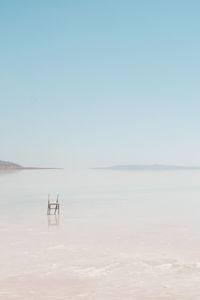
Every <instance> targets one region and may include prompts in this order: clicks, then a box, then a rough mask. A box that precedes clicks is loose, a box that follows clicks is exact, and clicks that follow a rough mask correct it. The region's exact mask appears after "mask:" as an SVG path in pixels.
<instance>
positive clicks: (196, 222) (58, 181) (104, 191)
mask: <svg viewBox="0 0 200 300" xmlns="http://www.w3.org/2000/svg"><path fill="white" fill-rule="evenodd" d="M57 193H59V194H60V204H61V214H60V217H59V220H58V219H55V218H54V216H52V217H50V219H48V218H47V216H46V208H47V195H48V194H50V195H51V197H52V200H53V199H55V197H56V194H57ZM0 204H1V206H0V207H1V210H0V238H1V248H0V251H1V253H0V254H1V255H0V265H1V268H0V299H6V300H7V299H15V298H16V299H72V300H73V299H97V300H98V299H200V172H199V171H162V172H155V171H154V172H152V171H147V172H145V171H134V172H124V171H123V172H119V171H105V170H86V171H73V172H72V171H65V170H25V171H18V172H1V173H0ZM56 224H57V225H56ZM53 283H54V284H53ZM51 297H52V298H51Z"/></svg>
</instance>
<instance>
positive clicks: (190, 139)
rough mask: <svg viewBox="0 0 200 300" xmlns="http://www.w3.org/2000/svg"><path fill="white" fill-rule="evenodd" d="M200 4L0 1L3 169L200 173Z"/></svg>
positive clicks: (128, 0) (0, 152)
mask: <svg viewBox="0 0 200 300" xmlns="http://www.w3.org/2000/svg"><path fill="white" fill-rule="evenodd" d="M199 11H200V2H199V1H194V0H191V1H188V0H187V1H185V0H173V1H172V0H168V1H161V0H151V1H150V0H146V1H145V0H144V1H134V0H101V1H97V0H84V1H81V0H77V1H76V0H63V1H62V0H56V1H55V0H54V1H53V0H34V1H33V0H32V1H25V0H10V1H6V0H2V1H0V43H1V47H0V66H1V67H0V69H1V73H0V74H1V75H0V76H1V78H0V96H1V97H0V113H1V117H0V131H1V135H0V141H1V147H0V160H9V161H14V162H18V163H21V164H23V165H36V166H39V165H42V166H64V167H66V168H68V167H69V168H78V167H81V168H85V167H94V166H104V165H113V164H129V163H130V164H132V163H144V164H147V163H168V164H186V165H190V164H191V165H200V139H199V135H200V117H199V115H200V84H199V80H200V59H199V58H200V38H199V32H200V18H199Z"/></svg>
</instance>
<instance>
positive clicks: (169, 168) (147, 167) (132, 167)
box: [93, 164, 200, 171]
mask: <svg viewBox="0 0 200 300" xmlns="http://www.w3.org/2000/svg"><path fill="white" fill-rule="evenodd" d="M93 169H95V170H111V171H112V170H113V171H176V170H177V171H178V170H200V166H176V165H159V164H154V165H118V166H110V167H97V168H93Z"/></svg>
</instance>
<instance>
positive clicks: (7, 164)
mask: <svg viewBox="0 0 200 300" xmlns="http://www.w3.org/2000/svg"><path fill="white" fill-rule="evenodd" d="M1 169H3V170H7V169H23V167H22V166H20V165H18V164H15V163H12V162H9V161H3V160H0V170H1Z"/></svg>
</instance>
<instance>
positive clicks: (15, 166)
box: [0, 160, 60, 170]
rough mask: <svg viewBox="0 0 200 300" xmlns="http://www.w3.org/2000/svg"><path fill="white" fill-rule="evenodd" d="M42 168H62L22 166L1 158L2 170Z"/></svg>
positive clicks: (0, 165)
mask: <svg viewBox="0 0 200 300" xmlns="http://www.w3.org/2000/svg"><path fill="white" fill-rule="evenodd" d="M30 169H31V170H40V169H60V168H36V167H22V166H20V165H18V164H15V163H13V162H9V161H2V160H0V170H30Z"/></svg>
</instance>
